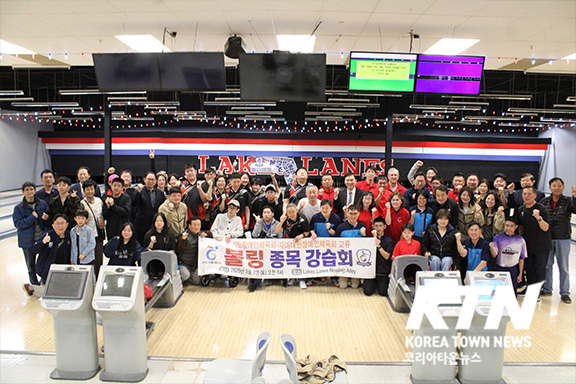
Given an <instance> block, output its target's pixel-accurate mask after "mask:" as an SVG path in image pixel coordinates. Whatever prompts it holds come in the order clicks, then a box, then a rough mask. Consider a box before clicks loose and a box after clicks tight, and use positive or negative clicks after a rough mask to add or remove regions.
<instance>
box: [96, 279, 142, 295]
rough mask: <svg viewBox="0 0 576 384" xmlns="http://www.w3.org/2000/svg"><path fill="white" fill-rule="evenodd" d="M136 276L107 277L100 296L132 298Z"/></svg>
mask: <svg viewBox="0 0 576 384" xmlns="http://www.w3.org/2000/svg"><path fill="white" fill-rule="evenodd" d="M133 282H134V275H106V276H105V277H104V282H103V283H102V292H101V293H100V296H121V297H130V294H131V292H132V283H133Z"/></svg>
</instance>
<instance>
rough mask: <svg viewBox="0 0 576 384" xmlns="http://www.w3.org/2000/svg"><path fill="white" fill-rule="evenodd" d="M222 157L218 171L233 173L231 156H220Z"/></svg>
mask: <svg viewBox="0 0 576 384" xmlns="http://www.w3.org/2000/svg"><path fill="white" fill-rule="evenodd" d="M218 158H219V159H220V166H219V167H218V171H222V172H223V173H224V174H226V173H232V172H233V168H232V163H231V162H230V158H229V157H228V156H219V157H218Z"/></svg>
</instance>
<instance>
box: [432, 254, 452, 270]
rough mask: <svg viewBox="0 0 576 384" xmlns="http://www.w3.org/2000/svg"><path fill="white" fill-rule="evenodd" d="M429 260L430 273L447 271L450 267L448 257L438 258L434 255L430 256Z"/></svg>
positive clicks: (449, 258) (450, 263)
mask: <svg viewBox="0 0 576 384" xmlns="http://www.w3.org/2000/svg"><path fill="white" fill-rule="evenodd" d="M429 259H430V270H431V271H449V270H450V267H451V266H452V258H451V257H450V256H444V257H443V258H439V257H438V256H436V255H432V256H430V258H429Z"/></svg>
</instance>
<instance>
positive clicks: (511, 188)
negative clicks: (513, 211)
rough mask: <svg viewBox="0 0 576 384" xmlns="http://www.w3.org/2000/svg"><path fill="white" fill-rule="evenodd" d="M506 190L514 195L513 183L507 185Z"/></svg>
mask: <svg viewBox="0 0 576 384" xmlns="http://www.w3.org/2000/svg"><path fill="white" fill-rule="evenodd" d="M506 188H508V191H509V192H510V193H514V183H510V184H508V186H507V187H506Z"/></svg>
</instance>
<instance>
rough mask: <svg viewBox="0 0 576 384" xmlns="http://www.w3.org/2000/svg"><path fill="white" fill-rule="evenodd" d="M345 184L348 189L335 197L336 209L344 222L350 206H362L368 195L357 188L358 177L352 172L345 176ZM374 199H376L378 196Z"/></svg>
mask: <svg viewBox="0 0 576 384" xmlns="http://www.w3.org/2000/svg"><path fill="white" fill-rule="evenodd" d="M344 184H345V185H346V188H345V189H342V190H340V192H338V197H336V196H334V209H335V210H336V214H338V216H340V219H341V220H342V221H344V220H346V213H345V211H346V210H347V209H348V206H350V205H355V206H357V207H358V206H360V205H361V201H362V196H364V194H365V193H366V192H364V191H363V190H361V189H358V188H356V175H354V174H353V173H352V172H348V173H347V174H346V175H345V176H344ZM374 198H376V196H375V197H374Z"/></svg>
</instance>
